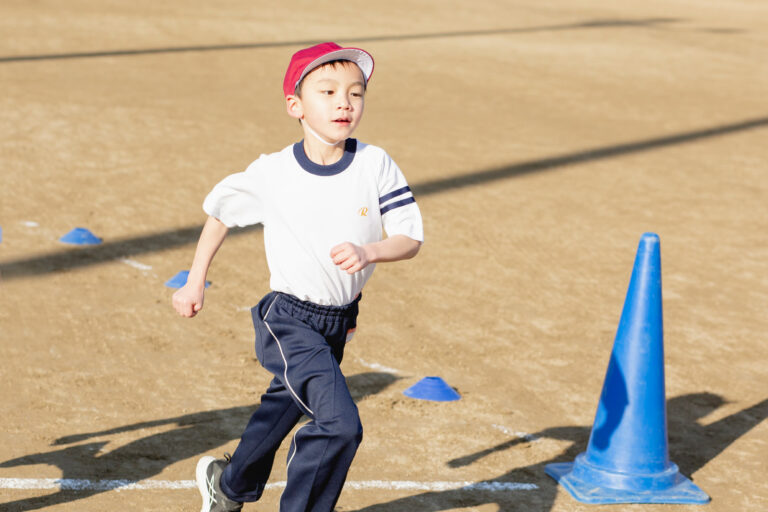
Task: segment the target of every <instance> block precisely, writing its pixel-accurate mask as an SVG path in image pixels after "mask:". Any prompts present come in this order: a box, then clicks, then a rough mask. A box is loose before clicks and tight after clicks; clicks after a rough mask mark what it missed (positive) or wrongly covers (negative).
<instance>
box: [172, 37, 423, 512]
mask: <svg viewBox="0 0 768 512" xmlns="http://www.w3.org/2000/svg"><path fill="white" fill-rule="evenodd" d="M372 72H373V58H372V57H371V56H370V55H369V54H368V53H367V52H365V51H363V50H360V49H357V48H342V47H340V46H339V45H337V44H335V43H323V44H319V45H316V46H312V47H310V48H305V49H303V50H301V51H299V52H297V53H295V54H294V55H293V57H292V59H291V61H290V64H289V66H288V70H287V72H286V74H285V80H284V82H283V92H284V94H285V100H286V108H287V111H288V115H289V116H291V117H294V118H296V119H299V122H300V124H301V127H302V129H303V131H304V139H303V140H302V141H301V142H298V143H296V144H293V145H291V146H288V147H286V148H285V149H283V150H282V151H280V152H278V153H273V154H270V155H262V156H261V157H259V159H257V160H256V161H255V162H253V163H252V164H251V165H250V166H248V168H247V169H246V170H245V171H244V172H241V173H238V174H233V175H231V176H228V177H227V178H225V179H224V180H222V181H221V182H220V183H219V184H217V185H216V186H215V187H214V188H213V190H212V191H211V192H210V194H208V196H207V197H206V198H205V201H204V203H203V209H204V210H205V212H206V213H208V215H209V217H208V220H207V221H206V223H205V226H204V228H203V231H202V233H201V235H200V240H199V242H198V245H197V249H196V251H195V256H194V259H193V262H192V266H191V268H190V271H189V278H188V281H187V284H186V285H185V286H184V287H183V288H181V289H179V290H178V291H177V292H176V293H174V295H173V307H174V308H175V309H176V311H177V312H178V313H179V314H181V315H182V316H185V317H192V316H195V314H197V312H198V311H200V309H201V308H202V307H203V293H204V289H205V286H204V284H205V278H206V274H207V272H208V268H209V266H210V264H211V261H212V259H213V256H214V254H215V253H216V251H217V250H218V248H219V247H220V245H221V243H222V242H223V241H224V238H225V236H226V234H227V230H228V228H230V227H232V226H246V225H250V224H256V223H261V224H263V225H264V246H265V251H266V256H267V263H268V266H269V270H270V288H271V289H272V291H271V292H270V293H268V294H267V295H266V296H265V297H264V298H263V299H262V300H261V301H260V302H259V304H258V305H257V306H255V307H254V308H253V309H252V317H253V323H254V327H255V330H256V342H255V345H256V356H257V358H258V359H259V362H260V363H261V364H262V366H264V368H266V369H267V370H268V371H270V372H271V373H272V374H273V375H274V379H273V380H272V382H271V383H270V385H269V388H268V389H267V391H266V392H265V393H264V395H262V397H261V405H260V406H259V408H258V410H257V411H256V412H255V413H254V414H253V416H252V417H251V419H250V421H249V423H248V425H247V426H246V428H245V431H244V432H243V435H242V438H241V440H240V443H239V445H238V446H237V449H236V450H235V453H234V455H232V457H231V458H229V457H227V458H226V459H215V458H213V457H210V456H206V457H203V458H202V459H201V460H200V462H199V463H198V465H197V474H196V477H197V483H198V487H199V489H200V493H201V494H202V497H203V508H202V511H203V512H207V511H232V510H240V509H241V508H242V506H243V505H242V504H243V502H251V501H256V500H258V499H259V498H260V497H261V494H262V492H263V490H264V486H265V485H266V482H267V479H268V477H269V473H270V471H271V469H272V463H273V460H274V457H275V452H276V451H277V449H278V447H279V446H280V444H281V442H282V441H283V439H284V438H285V437H286V436H287V435H288V434H289V433H290V431H291V430H292V429H293V427H294V426H295V425H296V424H297V423H298V421H299V420H300V419H301V417H302V416H303V415H306V416H308V417H309V420H310V421H309V422H307V423H306V424H305V425H303V426H302V427H301V428H299V429H298V430H297V431H296V433H295V434H294V436H293V439H292V441H291V446H290V449H289V452H288V462H287V472H288V475H287V485H286V488H285V491H284V492H283V495H282V497H281V500H280V510H281V511H282V512H304V511H313V512H330V511H332V510H333V508H334V505H335V504H336V501H337V500H338V498H339V494H340V493H341V489H342V487H343V485H344V481H345V479H346V477H347V472H348V470H349V466H350V464H351V463H352V459H353V457H354V455H355V452H356V451H357V448H358V446H359V444H360V441H361V440H362V432H363V431H362V425H361V424H360V417H359V415H358V411H357V406H356V405H355V403H354V401H353V400H352V397H351V395H350V393H349V390H348V388H347V385H346V382H345V379H344V376H343V375H342V373H341V371H340V369H339V363H340V362H341V359H342V356H343V353H344V346H345V343H346V342H347V341H349V340H350V339H351V337H352V335H353V334H354V331H355V327H356V325H357V313H358V303H359V301H360V297H361V291H362V289H363V285H365V283H366V281H367V280H368V279H369V278H370V277H371V274H372V272H373V269H374V266H375V263H377V262H385V261H398V260H403V259H408V258H412V257H413V256H415V255H416V253H417V252H418V251H419V247H420V246H421V243H422V241H423V239H424V238H423V237H424V235H423V227H422V221H421V214H420V212H419V208H418V206H417V205H416V202H415V199H414V197H413V194H412V193H411V191H410V188H409V187H408V184H407V182H406V181H405V178H404V177H403V174H402V173H401V172H400V169H399V168H398V167H397V165H396V164H395V163H394V162H393V161H392V159H391V158H390V157H389V156H388V155H387V153H385V152H384V151H383V150H382V149H380V148H378V147H375V146H370V145H367V144H363V143H361V142H359V141H357V140H355V139H353V138H350V137H351V135H352V133H353V132H354V131H355V128H357V126H358V124H359V123H360V120H361V118H362V115H363V106H364V104H365V92H366V88H367V85H368V80H369V79H370V77H371V73H372ZM382 229H383V230H384V231H386V233H387V238H384V239H382Z"/></svg>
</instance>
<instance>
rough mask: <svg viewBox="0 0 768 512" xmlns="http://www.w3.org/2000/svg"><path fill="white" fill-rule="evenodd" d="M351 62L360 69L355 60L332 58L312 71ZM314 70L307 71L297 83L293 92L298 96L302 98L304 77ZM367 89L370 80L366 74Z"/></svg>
mask: <svg viewBox="0 0 768 512" xmlns="http://www.w3.org/2000/svg"><path fill="white" fill-rule="evenodd" d="M349 64H351V65H353V66H355V67H356V68H358V69H360V68H359V67H358V66H357V64H355V63H354V62H352V61H351V60H347V59H336V60H331V61H328V62H325V63H323V64H320V65H319V66H317V67H316V68H314V69H312V71H316V70H318V69H320V68H324V67H326V66H330V67H332V68H334V69H335V68H336V66H347V65H349ZM312 71H310V72H309V73H307V74H306V75H304V77H303V78H302V79H301V80H300V81H299V83H297V84H296V91H295V92H294V93H293V94H294V95H296V96H298V97H299V98H301V86H302V85H303V84H304V79H305V78H307V77H308V76H309V74H310V73H312ZM360 72H361V73H362V72H363V70H362V69H361V70H360ZM367 89H368V80H365V75H363V90H364V91H365V90H367Z"/></svg>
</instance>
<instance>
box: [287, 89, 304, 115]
mask: <svg viewBox="0 0 768 512" xmlns="http://www.w3.org/2000/svg"><path fill="white" fill-rule="evenodd" d="M285 109H286V110H287V111H288V115H289V116H291V117H295V118H296V119H301V118H302V117H304V109H303V108H302V106H301V99H299V97H298V96H293V95H291V96H286V97H285Z"/></svg>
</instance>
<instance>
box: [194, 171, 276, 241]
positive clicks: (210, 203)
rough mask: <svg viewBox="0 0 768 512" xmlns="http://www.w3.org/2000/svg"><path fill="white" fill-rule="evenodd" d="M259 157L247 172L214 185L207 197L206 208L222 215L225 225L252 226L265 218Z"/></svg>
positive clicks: (219, 215) (211, 213)
mask: <svg viewBox="0 0 768 512" xmlns="http://www.w3.org/2000/svg"><path fill="white" fill-rule="evenodd" d="M258 162H259V161H258V160H257V161H255V162H253V163H252V164H251V165H250V166H248V168H247V169H246V170H245V171H244V172H239V173H236V174H231V175H229V176H227V177H226V178H224V179H223V180H221V181H220V182H219V183H217V184H216V186H215V187H213V190H211V192H210V193H209V194H208V195H207V196H206V198H205V201H203V210H205V213H207V214H208V215H210V216H212V217H216V218H217V219H219V220H220V221H221V222H222V223H223V224H224V225H225V226H227V227H230V228H231V227H234V226H240V227H243V226H250V225H251V224H258V223H260V222H263V220H264V218H263V217H264V215H263V201H262V199H261V198H260V193H262V192H263V190H262V189H263V187H262V186H261V181H262V180H261V175H260V173H259V168H260V166H259V165H258Z"/></svg>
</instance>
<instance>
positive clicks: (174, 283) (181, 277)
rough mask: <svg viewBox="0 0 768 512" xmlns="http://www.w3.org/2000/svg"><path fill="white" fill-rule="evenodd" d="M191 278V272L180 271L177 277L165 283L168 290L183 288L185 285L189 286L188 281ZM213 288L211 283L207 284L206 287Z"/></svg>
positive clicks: (207, 282)
mask: <svg viewBox="0 0 768 512" xmlns="http://www.w3.org/2000/svg"><path fill="white" fill-rule="evenodd" d="M188 278H189V270H180V271H179V272H178V273H177V274H176V275H175V276H173V277H172V278H170V279H169V280H167V281H166V282H165V286H167V287H168V288H181V287H182V286H184V285H185V284H187V279H188ZM209 286H211V282H210V281H206V282H205V287H206V288H208V287H209Z"/></svg>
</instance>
